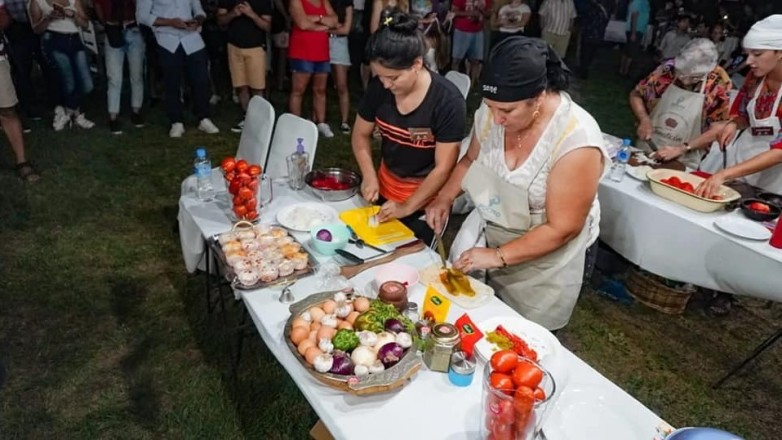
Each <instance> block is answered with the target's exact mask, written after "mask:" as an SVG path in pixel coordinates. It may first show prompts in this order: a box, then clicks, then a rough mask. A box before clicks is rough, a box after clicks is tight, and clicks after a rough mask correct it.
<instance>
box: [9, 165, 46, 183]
mask: <svg viewBox="0 0 782 440" xmlns="http://www.w3.org/2000/svg"><path fill="white" fill-rule="evenodd" d="M14 169H15V170H16V174H17V175H18V176H19V178H20V179H22V180H24V181H25V182H28V183H33V182H35V181H37V180H38V179H40V178H41V175H40V174H38V172H37V171H35V168H33V164H31V163H30V162H28V161H24V162H21V163H18V164H16V166H15V167H14Z"/></svg>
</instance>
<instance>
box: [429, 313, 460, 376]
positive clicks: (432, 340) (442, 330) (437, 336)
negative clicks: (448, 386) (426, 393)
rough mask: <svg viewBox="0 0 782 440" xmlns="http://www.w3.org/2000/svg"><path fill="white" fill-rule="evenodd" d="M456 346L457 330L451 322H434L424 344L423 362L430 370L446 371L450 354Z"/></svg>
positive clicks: (457, 344)
mask: <svg viewBox="0 0 782 440" xmlns="http://www.w3.org/2000/svg"><path fill="white" fill-rule="evenodd" d="M458 346H459V331H458V330H457V329H456V327H455V326H454V325H453V324H448V323H445V322H441V323H439V324H435V325H434V326H433V327H432V332H431V333H430V334H429V337H428V338H427V339H426V342H425V344H424V364H426V367H427V368H429V369H430V370H432V371H440V372H442V373H447V372H448V367H449V365H450V364H451V354H452V353H453V352H454V351H456V350H457V349H458Z"/></svg>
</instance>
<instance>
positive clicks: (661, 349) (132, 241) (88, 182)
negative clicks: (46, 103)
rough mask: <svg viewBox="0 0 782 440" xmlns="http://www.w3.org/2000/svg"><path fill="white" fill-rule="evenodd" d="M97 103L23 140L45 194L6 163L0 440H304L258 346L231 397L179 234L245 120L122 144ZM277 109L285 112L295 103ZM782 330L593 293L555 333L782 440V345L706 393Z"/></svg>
mask: <svg viewBox="0 0 782 440" xmlns="http://www.w3.org/2000/svg"><path fill="white" fill-rule="evenodd" d="M609 60H613V57H609ZM597 69H603V70H605V72H604V73H602V74H594V75H593V78H592V79H591V80H590V82H588V83H586V84H584V83H580V84H576V92H574V96H576V99H577V100H578V101H579V102H581V103H582V104H583V105H584V106H585V107H586V108H587V109H588V110H589V111H590V112H591V113H592V114H593V115H594V116H595V117H596V119H597V120H598V122H599V123H600V124H601V126H602V128H603V129H604V130H605V131H608V132H611V133H615V134H617V135H622V136H626V135H630V134H632V132H633V127H632V118H631V117H630V114H629V110H628V108H627V104H626V94H627V91H628V90H629V87H630V86H631V84H630V83H629V82H625V81H622V80H618V79H617V78H616V77H615V76H614V75H613V73H612V71H613V66H612V65H611V64H610V61H609V62H606V63H604V64H601V65H598V66H597ZM355 98H357V97H355ZM92 100H93V102H92V106H91V108H93V109H96V110H94V111H91V112H90V114H89V116H91V117H93V118H94V119H96V121H98V122H100V124H99V125H98V126H97V127H96V128H95V129H93V130H92V131H89V132H85V131H78V130H73V131H70V132H64V133H59V134H55V133H53V132H52V131H51V130H50V129H49V128H48V122H47V123H44V122H41V123H33V128H34V132H33V133H32V134H30V135H28V136H26V140H27V146H28V151H29V156H30V157H31V158H32V160H34V161H35V163H36V164H37V166H38V167H39V168H40V170H41V171H42V172H43V179H42V180H41V181H40V182H39V183H37V184H35V185H24V184H22V183H21V182H20V181H19V180H18V179H17V178H16V177H15V175H14V174H13V172H12V171H11V163H12V160H11V157H10V154H9V152H8V151H6V150H7V149H6V150H3V151H0V166H1V169H0V187H1V188H2V191H0V243H2V246H0V304H2V306H0V359H2V361H3V363H5V366H6V367H7V370H8V377H7V380H6V384H5V385H4V387H3V388H2V389H1V390H0V433H1V434H0V436H1V437H2V438H8V439H15V438H20V439H21V438H24V439H27V438H34V439H36V438H96V437H99V438H150V437H162V438H244V437H247V438H262V439H304V438H306V436H307V431H308V430H309V428H310V427H311V426H312V424H313V423H314V422H315V421H316V420H317V416H316V415H315V414H314V413H313V411H312V410H311V409H310V407H309V405H308V404H307V402H306V400H304V398H303V397H302V395H301V394H300V392H299V391H298V390H297V388H296V386H295V385H294V384H293V383H292V382H291V381H290V379H289V378H288V376H287V374H286V373H285V371H284V370H283V369H281V368H280V366H279V364H278V363H277V361H276V360H275V359H274V357H273V356H272V355H271V354H270V353H269V352H268V351H267V350H266V349H265V347H264V345H263V343H262V341H261V340H260V338H259V337H258V336H257V334H255V335H253V337H251V338H250V339H249V340H248V341H247V343H246V349H245V352H244V358H243V362H242V365H241V368H240V370H239V374H238V377H237V378H236V379H235V386H234V379H233V378H232V377H231V374H230V373H231V370H230V362H229V358H228V354H227V353H228V351H227V349H228V347H227V346H226V340H225V338H224V337H223V334H222V329H223V326H222V323H221V320H220V317H219V314H213V315H208V314H207V313H206V306H205V303H204V292H203V284H202V281H201V279H200V278H196V277H192V276H189V275H188V274H186V273H185V270H184V265H183V262H182V259H181V250H180V247H179V240H178V236H177V234H176V232H175V229H174V227H175V220H176V212H177V201H178V196H179V184H180V182H181V180H182V179H183V178H184V177H185V176H186V175H187V174H188V173H189V171H190V167H191V166H192V165H191V163H192V162H191V161H192V159H191V158H192V153H193V148H194V147H195V146H197V145H204V146H206V147H207V148H208V150H209V153H210V155H211V157H212V158H213V160H217V159H219V158H221V157H223V156H225V155H229V154H232V153H233V152H234V151H235V149H236V146H237V144H238V138H239V137H238V135H235V134H232V133H230V132H229V131H228V128H229V127H230V126H231V125H232V124H233V123H235V122H236V120H237V118H238V117H239V112H238V109H237V108H236V107H235V106H234V105H232V104H230V103H222V104H220V105H219V106H218V108H217V111H216V115H217V116H216V118H215V120H216V123H217V124H218V125H219V126H220V127H221V128H222V129H223V133H221V134H220V135H217V136H207V135H202V134H201V133H200V132H198V131H197V130H196V129H195V128H194V127H193V123H192V121H190V123H188V124H186V125H187V129H188V132H187V134H186V135H185V137H184V138H183V139H181V140H171V139H169V138H168V137H167V124H166V122H165V117H164V116H163V114H162V112H161V111H160V109H159V108H156V109H152V110H150V111H149V112H148V115H147V116H148V120H149V121H150V122H151V123H150V124H149V125H148V127H147V128H144V129H142V130H136V129H133V128H132V127H126V133H125V134H124V135H123V136H119V137H117V136H111V135H110V134H109V133H108V131H107V129H106V127H105V121H104V117H103V116H102V115H101V114H100V112H99V110H97V109H103V108H104V95H103V93H102V92H96V93H95V96H93V98H92ZM273 100H274V101H275V103H276V104H278V106H277V107H278V111H282V109H284V105H283V101H284V96H283V95H282V94H275V96H274V99H273ZM330 102H331V104H332V105H333V103H334V102H335V99H333V98H332V99H330ZM476 103H477V99H476V98H475V97H471V100H470V105H471V108H475V105H476ZM330 115H332V116H336V115H337V112H336V111H335V109H334V108H333V107H332V108H331V109H330ZM332 126H333V127H334V128H336V119H335V118H334V117H332ZM349 147H350V145H349V139H348V137H346V136H343V135H339V134H338V135H337V137H336V138H335V139H334V140H331V141H326V140H322V141H321V144H320V145H319V148H318V156H317V163H318V164H319V165H340V166H347V167H351V168H354V167H355V164H354V162H353V159H352V157H351V153H350V148H349ZM455 223H456V222H454V224H455ZM693 264H699V263H698V262H693ZM759 276H773V275H772V274H761V275H759ZM229 312H230V313H229V318H230V319H236V318H238V316H239V315H238V310H237V309H236V308H234V307H232V308H230V309H229ZM780 323H782V312H780V308H779V307H778V305H774V307H772V308H769V309H766V308H763V307H760V306H758V305H757V304H755V303H754V302H751V301H742V303H741V307H738V308H737V309H735V310H734V313H732V314H731V315H730V316H729V317H727V318H725V319H714V318H708V317H706V316H704V314H703V313H701V312H700V311H699V310H698V309H696V308H694V309H693V310H691V311H689V312H688V313H686V314H685V315H683V316H679V317H669V316H664V315H660V314H658V313H656V312H653V311H650V310H648V309H645V308H643V307H641V306H637V305H636V306H632V307H624V306H620V305H618V304H615V303H612V302H609V301H606V300H604V299H602V298H600V297H598V296H596V295H594V294H592V293H590V292H589V291H588V290H587V291H586V292H585V294H584V295H582V298H581V300H580V302H579V305H578V307H577V309H576V313H575V315H574V317H573V320H572V323H571V325H570V326H569V327H568V328H567V329H566V330H564V331H563V332H562V333H561V334H560V336H561V339H562V340H563V342H564V344H565V345H566V346H567V347H568V348H570V349H571V350H573V351H574V352H575V353H576V354H577V355H578V356H580V357H582V358H583V359H584V360H585V361H587V362H588V363H589V364H591V365H593V366H594V367H595V368H596V369H597V370H598V371H600V372H601V373H603V374H604V375H606V376H607V377H608V378H609V379H611V380H613V381H615V382H616V383H617V384H618V385H619V386H621V387H622V388H624V389H625V390H627V391H628V392H630V393H631V394H632V395H634V396H636V397H637V398H638V399H639V400H640V401H641V402H643V403H644V404H646V405H647V406H649V407H650V408H651V409H652V410H654V411H655V412H657V413H658V414H660V415H661V416H662V417H663V418H665V419H667V420H668V421H669V422H671V423H672V424H674V425H676V426H685V425H713V426H720V427H724V428H726V429H730V430H732V431H736V432H739V433H741V434H743V435H745V436H746V438H748V439H767V440H772V439H779V438H782V426H780V422H779V418H778V413H779V412H780V410H782V403H780V399H779V396H780V395H781V393H780V391H782V390H781V388H782V380H780V379H779V377H778V372H779V365H780V360H782V359H780V358H781V357H782V356H780V350H779V347H775V348H773V349H771V350H769V351H768V352H767V353H766V354H765V355H764V356H763V357H761V358H760V359H759V360H758V361H757V362H756V363H753V364H752V365H751V366H750V368H748V369H747V370H746V371H745V372H743V373H742V374H740V375H739V376H738V377H736V378H735V379H733V380H732V381H730V382H728V383H727V384H726V385H725V386H724V387H723V388H722V389H720V390H717V391H713V390H711V389H710V387H709V384H710V383H711V382H712V381H713V380H714V379H716V378H717V377H719V375H720V374H721V373H722V372H724V371H726V370H727V369H728V368H729V367H730V366H731V365H732V364H733V363H734V362H735V361H736V360H738V359H739V358H741V357H743V356H744V355H745V353H746V352H747V351H748V349H749V348H750V347H752V346H754V345H755V344H756V343H757V342H759V341H760V340H761V339H762V338H763V337H764V336H765V335H767V334H770V333H771V332H772V331H773V329H775V328H778V326H779V325H780ZM476 423H477V421H476Z"/></svg>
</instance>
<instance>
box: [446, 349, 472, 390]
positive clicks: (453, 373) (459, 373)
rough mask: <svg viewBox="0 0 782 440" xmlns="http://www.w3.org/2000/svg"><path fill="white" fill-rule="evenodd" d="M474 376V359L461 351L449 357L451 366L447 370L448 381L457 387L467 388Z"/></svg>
mask: <svg viewBox="0 0 782 440" xmlns="http://www.w3.org/2000/svg"><path fill="white" fill-rule="evenodd" d="M473 376H475V359H474V358H472V357H470V356H467V353H465V352H463V351H456V352H454V353H453V354H452V355H451V365H450V367H449V368H448V380H449V381H450V382H451V383H452V384H453V385H456V386H457V387H468V386H470V384H471V383H472V378H473Z"/></svg>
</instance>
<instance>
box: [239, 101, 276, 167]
mask: <svg viewBox="0 0 782 440" xmlns="http://www.w3.org/2000/svg"><path fill="white" fill-rule="evenodd" d="M274 118H275V113H274V107H272V105H271V103H269V101H267V100H265V99H263V98H262V97H260V96H253V97H252V99H250V104H249V105H248V106H247V114H246V115H245V117H244V128H243V129H242V137H241V138H239V149H238V150H237V151H236V158H237V159H244V160H246V161H248V162H250V163H257V164H259V165H261V166H263V167H264V169H266V167H265V165H266V158H267V157H268V155H269V144H270V143H271V140H272V132H273V131H274Z"/></svg>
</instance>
